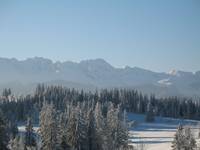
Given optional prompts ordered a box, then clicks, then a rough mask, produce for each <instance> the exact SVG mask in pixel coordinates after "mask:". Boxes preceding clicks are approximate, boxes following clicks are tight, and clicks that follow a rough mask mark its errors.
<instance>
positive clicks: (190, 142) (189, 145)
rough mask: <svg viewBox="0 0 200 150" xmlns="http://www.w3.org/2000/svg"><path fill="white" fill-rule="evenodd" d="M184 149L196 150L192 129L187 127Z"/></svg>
mask: <svg viewBox="0 0 200 150" xmlns="http://www.w3.org/2000/svg"><path fill="white" fill-rule="evenodd" d="M184 131H185V132H184V134H185V135H184V136H185V138H184V139H185V140H184V141H185V142H184V149H185V150H194V149H195V148H196V146H197V145H196V140H195V139H194V137H193V135H192V132H191V129H190V127H185V129H184Z"/></svg>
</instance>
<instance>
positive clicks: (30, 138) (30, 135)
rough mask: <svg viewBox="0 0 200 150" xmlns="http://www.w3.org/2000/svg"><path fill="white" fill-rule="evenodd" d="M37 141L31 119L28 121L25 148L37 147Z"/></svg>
mask: <svg viewBox="0 0 200 150" xmlns="http://www.w3.org/2000/svg"><path fill="white" fill-rule="evenodd" d="M36 146H37V144H36V139H35V135H34V130H33V125H32V121H31V119H30V118H28V119H27V125H26V133H25V147H36Z"/></svg>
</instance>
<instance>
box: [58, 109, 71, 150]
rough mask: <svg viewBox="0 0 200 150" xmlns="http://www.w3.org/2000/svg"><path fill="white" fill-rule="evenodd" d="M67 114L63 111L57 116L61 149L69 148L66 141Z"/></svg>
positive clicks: (66, 149) (68, 149) (67, 149)
mask: <svg viewBox="0 0 200 150" xmlns="http://www.w3.org/2000/svg"><path fill="white" fill-rule="evenodd" d="M68 117H69V116H68V114H67V112H66V111H65V112H64V113H61V114H60V117H59V134H60V143H59V144H60V149H61V150H70V146H69V145H68V142H67V136H68V135H67V123H68Z"/></svg>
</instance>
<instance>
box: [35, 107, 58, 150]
mask: <svg viewBox="0 0 200 150" xmlns="http://www.w3.org/2000/svg"><path fill="white" fill-rule="evenodd" d="M39 131H40V136H41V140H42V145H41V150H56V149H57V148H58V141H57V137H58V136H57V131H58V130H57V118H56V110H55V109H54V107H53V104H46V103H44V104H43V108H42V110H41V113H40V129H39Z"/></svg>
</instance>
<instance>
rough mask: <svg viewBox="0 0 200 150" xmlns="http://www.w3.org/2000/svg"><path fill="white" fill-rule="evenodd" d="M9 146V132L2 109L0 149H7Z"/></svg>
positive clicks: (0, 113) (0, 116) (0, 117)
mask: <svg viewBox="0 0 200 150" xmlns="http://www.w3.org/2000/svg"><path fill="white" fill-rule="evenodd" d="M7 146H8V133H7V124H6V121H5V118H4V116H3V113H2V112H1V110H0V150H7V149H8V148H7Z"/></svg>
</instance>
